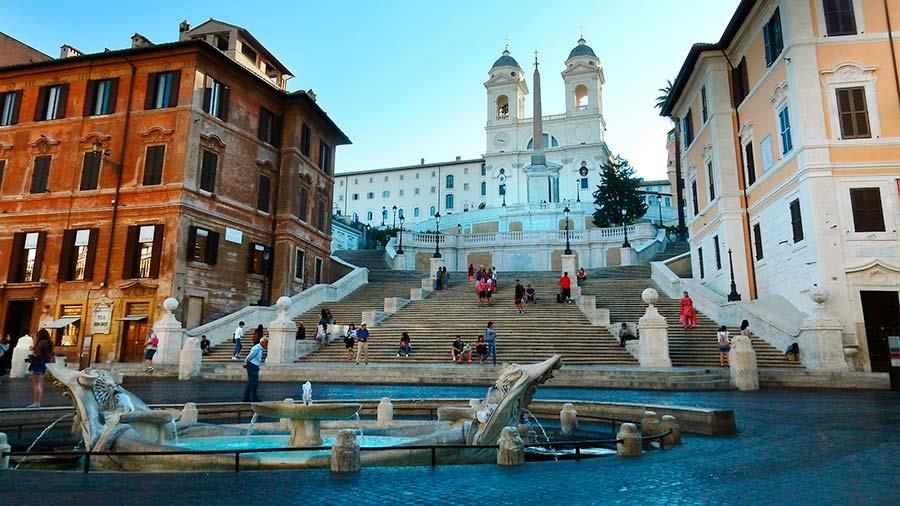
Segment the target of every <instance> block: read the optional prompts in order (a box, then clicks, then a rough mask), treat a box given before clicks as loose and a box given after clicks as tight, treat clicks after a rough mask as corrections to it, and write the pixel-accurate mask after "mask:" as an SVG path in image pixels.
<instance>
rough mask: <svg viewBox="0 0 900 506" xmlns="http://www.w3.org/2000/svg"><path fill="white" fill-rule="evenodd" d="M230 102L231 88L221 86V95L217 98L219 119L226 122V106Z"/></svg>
mask: <svg viewBox="0 0 900 506" xmlns="http://www.w3.org/2000/svg"><path fill="white" fill-rule="evenodd" d="M230 101H231V88H229V87H228V86H222V94H221V95H220V96H219V119H220V120H222V121H228V104H229V102H230Z"/></svg>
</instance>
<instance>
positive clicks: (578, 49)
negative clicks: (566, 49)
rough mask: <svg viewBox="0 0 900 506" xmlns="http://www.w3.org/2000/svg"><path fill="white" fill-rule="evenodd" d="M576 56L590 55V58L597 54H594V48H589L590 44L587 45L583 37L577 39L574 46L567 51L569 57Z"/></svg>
mask: <svg viewBox="0 0 900 506" xmlns="http://www.w3.org/2000/svg"><path fill="white" fill-rule="evenodd" d="M576 56H590V57H591V58H596V57H597V55H596V54H594V50H593V49H591V46H589V45H587V42H586V41H585V40H584V37H582V38H580V39H578V45H577V46H575V48H574V49H572V51H571V52H570V53H569V58H575V57H576Z"/></svg>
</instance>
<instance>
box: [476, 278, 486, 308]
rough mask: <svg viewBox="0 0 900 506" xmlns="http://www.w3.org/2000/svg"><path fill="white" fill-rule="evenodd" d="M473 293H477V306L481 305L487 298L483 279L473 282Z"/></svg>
mask: <svg viewBox="0 0 900 506" xmlns="http://www.w3.org/2000/svg"><path fill="white" fill-rule="evenodd" d="M475 294H476V295H478V307H483V306H484V300H485V299H487V286H486V284H485V282H484V280H483V279H479V280H478V281H477V282H476V283H475Z"/></svg>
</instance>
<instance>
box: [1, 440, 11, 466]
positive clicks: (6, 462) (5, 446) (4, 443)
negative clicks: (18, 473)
mask: <svg viewBox="0 0 900 506" xmlns="http://www.w3.org/2000/svg"><path fill="white" fill-rule="evenodd" d="M10 450H12V447H11V446H10V445H9V443H8V442H7V439H6V433H5V432H0V455H2V454H3V452H8V451H10ZM7 469H9V456H8V455H6V456H3V457H0V471H5V470H7Z"/></svg>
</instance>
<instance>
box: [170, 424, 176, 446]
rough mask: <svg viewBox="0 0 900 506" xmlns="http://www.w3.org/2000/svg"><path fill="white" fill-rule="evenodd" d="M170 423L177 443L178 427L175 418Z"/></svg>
mask: <svg viewBox="0 0 900 506" xmlns="http://www.w3.org/2000/svg"><path fill="white" fill-rule="evenodd" d="M169 423H171V424H172V434H174V438H175V444H178V427H177V426H176V425H175V420H174V419H173V420H172V421H171V422H169Z"/></svg>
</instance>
